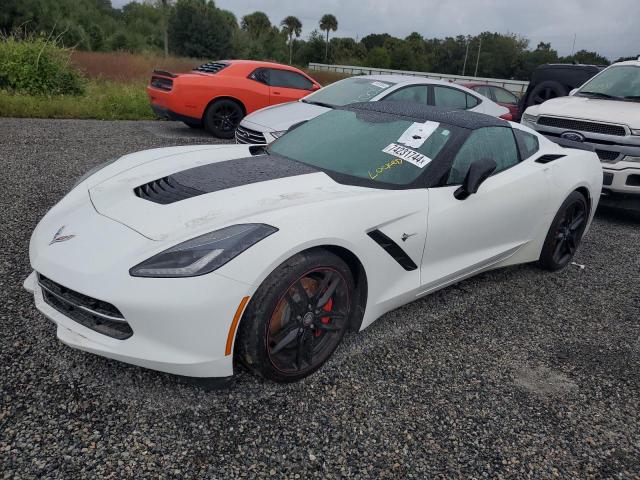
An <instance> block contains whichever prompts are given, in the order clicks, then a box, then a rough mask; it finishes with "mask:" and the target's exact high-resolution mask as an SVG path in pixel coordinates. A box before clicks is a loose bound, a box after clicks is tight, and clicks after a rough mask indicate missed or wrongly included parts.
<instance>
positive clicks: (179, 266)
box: [129, 223, 278, 278]
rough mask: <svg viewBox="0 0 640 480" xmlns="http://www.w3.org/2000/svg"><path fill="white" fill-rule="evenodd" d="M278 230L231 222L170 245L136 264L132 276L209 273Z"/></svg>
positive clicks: (174, 275)
mask: <svg viewBox="0 0 640 480" xmlns="http://www.w3.org/2000/svg"><path fill="white" fill-rule="evenodd" d="M277 231H278V229H277V228H275V227H272V226H270V225H263V224H260V223H246V224H242V225H233V226H231V227H226V228H223V229H220V230H216V231H215V232H211V233H207V234H205V235H201V236H199V237H196V238H192V239H191V240H188V241H186V242H183V243H180V244H178V245H176V246H175V247H171V248H170V249H168V250H165V251H164V252H160V253H158V254H157V255H154V256H153V257H151V258H150V259H148V260H145V261H144V262H142V263H139V264H138V265H136V266H135V267H133V268H132V269H131V270H129V273H130V274H131V275H132V276H134V277H160V278H173V277H196V276H198V275H204V274H206V273H210V272H213V271H214V270H216V269H218V268H220V267H221V266H223V265H224V264H225V263H227V262H228V261H230V260H232V259H233V258H235V257H236V256H238V255H240V254H241V253H242V252H244V251H245V250H246V249H247V248H249V247H250V246H252V245H254V244H256V243H258V242H259V241H260V240H262V239H264V238H266V237H268V236H269V235H271V234H272V233H275V232H277Z"/></svg>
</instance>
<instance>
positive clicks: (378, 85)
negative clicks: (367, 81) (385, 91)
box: [371, 82, 389, 88]
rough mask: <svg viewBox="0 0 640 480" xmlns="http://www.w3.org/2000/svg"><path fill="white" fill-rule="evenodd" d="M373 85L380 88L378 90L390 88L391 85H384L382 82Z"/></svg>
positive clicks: (372, 83)
mask: <svg viewBox="0 0 640 480" xmlns="http://www.w3.org/2000/svg"><path fill="white" fill-rule="evenodd" d="M371 85H373V86H375V87H378V88H388V87H389V84H388V83H382V82H371Z"/></svg>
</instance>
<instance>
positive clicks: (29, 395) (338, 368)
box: [0, 119, 640, 479]
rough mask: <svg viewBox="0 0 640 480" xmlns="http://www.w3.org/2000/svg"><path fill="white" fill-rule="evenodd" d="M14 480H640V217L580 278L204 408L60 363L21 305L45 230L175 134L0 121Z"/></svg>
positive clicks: (476, 287)
mask: <svg viewBox="0 0 640 480" xmlns="http://www.w3.org/2000/svg"><path fill="white" fill-rule="evenodd" d="M0 132H1V133H0V147H1V150H0V152H1V153H0V162H1V167H2V172H3V175H2V193H3V196H2V202H3V205H2V209H1V213H0V215H1V217H0V220H1V222H2V251H1V252H0V270H1V275H0V286H1V287H2V292H3V293H2V303H1V311H0V322H1V325H2V330H1V333H0V478H14V477H15V478H18V477H20V478H65V479H69V478H80V477H91V478H95V477H101V478H125V477H132V478H218V479H227V478H235V477H247V478H256V477H259V478H262V477H274V478H321V477H323V478H337V477H345V478H347V477H348V478H432V477H447V478H451V477H460V478H482V477H491V478H498V477H504V478H518V479H520V478H527V477H531V478H550V477H552V476H555V475H559V476H562V477H571V478H587V477H595V478H603V477H607V478H638V477H639V476H640V418H639V416H640V413H639V412H640V343H639V338H640V293H639V285H640V274H639V272H640V215H630V214H623V213H619V212H615V211H612V210H607V211H601V212H599V213H598V215H597V218H596V221H595V223H594V225H593V227H592V230H591V232H590V233H589V234H588V236H587V238H586V239H585V241H584V243H583V245H582V247H581V249H580V250H579V252H578V254H577V257H576V259H575V260H576V262H577V263H579V264H581V265H584V266H585V268H584V269H581V268H580V267H578V266H573V265H572V266H570V268H567V269H566V270H564V271H562V272H558V273H545V272H542V271H540V270H538V269H537V268H536V267H535V266H523V267H516V268H510V269H506V270H501V271H496V272H490V273H485V274H483V275H480V276H479V277H476V278H474V279H471V280H468V281H465V282H463V283H461V284H459V285H457V286H453V287H451V288H448V289H446V290H443V291H441V292H439V293H436V294H434V295H431V296H429V297H428V298H425V299H423V300H420V301H417V302H415V303H413V304H410V305H407V306H405V307H403V308H400V309H398V310H396V311H393V312H391V313H389V314H387V315H385V316H384V317H383V318H381V319H380V320H379V321H378V322H376V323H375V324H374V325H373V326H372V327H370V328H369V329H368V330H366V331H365V332H362V333H359V334H351V335H349V336H348V337H347V338H346V340H345V342H344V344H343V345H342V346H341V347H340V348H339V350H338V352H337V353H336V355H335V356H334V358H333V359H332V360H331V361H330V362H329V363H328V364H327V365H326V366H325V367H324V368H323V369H322V370H321V371H319V372H318V373H317V374H315V375H313V376H312V377H310V378H308V379H307V380H305V381H303V382H300V383H297V384H294V385H276V384H272V383H265V382H263V381H261V380H259V379H257V378H255V377H253V376H251V375H249V374H246V373H243V372H240V373H239V374H238V375H237V377H236V378H235V380H234V382H233V384H232V386H231V388H230V389H228V390H226V391H218V392H207V391H203V390H202V389H200V388H198V387H195V386H193V385H191V384H188V383H185V382H184V381H183V380H181V379H179V378H176V377H173V376H171V375H166V374H161V373H157V372H152V371H147V370H143V369H140V368H136V367H132V366H127V365H123V364H120V363H117V362H113V361H109V360H106V359H103V358H99V357H96V356H93V355H90V354H85V353H82V352H79V351H75V350H72V349H70V348H68V347H65V346H64V345H62V344H61V343H60V342H58V341H57V340H56V338H55V331H54V327H53V324H52V323H51V322H49V321H48V320H46V319H45V318H44V317H43V316H42V315H40V314H39V313H38V312H37V311H36V310H35V308H34V307H33V302H32V299H31V298H30V296H29V295H28V294H27V292H25V291H24V290H23V289H22V281H23V280H24V278H25V277H26V276H27V275H28V273H29V271H30V268H29V261H28V253H27V250H28V241H29V236H30V233H31V231H32V229H33V228H34V227H35V225H36V223H37V221H38V220H39V219H40V218H41V217H42V215H44V213H45V212H46V211H47V209H49V208H50V207H51V206H52V205H53V204H54V203H55V202H56V201H57V200H59V199H60V198H61V197H62V196H63V195H64V193H65V192H66V191H67V190H68V189H69V188H70V187H71V185H72V184H73V182H74V179H75V178H76V177H78V176H79V175H81V174H82V173H84V171H86V170H87V169H89V168H90V167H92V166H93V165H96V164H98V163H100V162H103V161H105V160H107V159H110V158H113V157H114V156H117V155H121V154H124V153H127V152H132V151H135V150H141V149H145V148H151V147H159V146H168V145H175V144H185V143H203V142H210V141H212V139H211V138H210V137H207V136H205V135H204V134H202V133H200V132H194V131H192V130H189V129H188V128H186V127H183V126H180V125H177V124H172V123H165V122H101V121H74V120H18V119H0Z"/></svg>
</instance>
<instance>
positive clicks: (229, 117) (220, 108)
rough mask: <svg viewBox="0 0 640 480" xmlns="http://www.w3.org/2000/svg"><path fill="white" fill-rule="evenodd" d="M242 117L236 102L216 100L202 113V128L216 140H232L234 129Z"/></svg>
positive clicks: (240, 108) (242, 112)
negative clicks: (216, 138)
mask: <svg viewBox="0 0 640 480" xmlns="http://www.w3.org/2000/svg"><path fill="white" fill-rule="evenodd" d="M243 117H244V111H243V110H242V107H241V106H240V104H238V102H235V101H233V100H228V99H222V100H217V101H215V102H213V103H212V104H211V105H209V107H208V108H207V111H206V112H205V113H204V117H203V123H204V128H206V129H207V131H208V132H209V133H211V134H212V135H214V136H216V137H218V138H233V136H234V133H235V130H236V127H237V126H238V125H239V124H240V121H241V120H242V118H243Z"/></svg>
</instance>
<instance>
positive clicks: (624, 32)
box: [112, 0, 640, 60]
mask: <svg viewBox="0 0 640 480" xmlns="http://www.w3.org/2000/svg"><path fill="white" fill-rule="evenodd" d="M128 1H129V0H112V3H113V6H114V7H120V6H122V5H123V4H125V3H128ZM215 3H216V5H217V6H218V7H220V8H224V9H225V10H230V11H231V12H233V13H234V14H235V15H236V17H237V18H238V21H240V19H241V18H242V16H243V15H246V14H247V13H252V12H254V11H256V10H260V11H263V12H265V13H266V14H267V15H268V16H269V18H270V20H271V23H273V24H279V23H280V21H281V20H282V19H283V18H284V17H286V16H287V15H295V16H296V17H298V18H299V19H300V21H301V22H302V24H303V37H305V38H306V36H307V35H308V34H309V33H310V32H311V31H312V30H313V29H314V28H317V26H318V22H319V20H320V18H321V17H322V15H323V14H325V13H332V14H334V15H335V16H336V17H337V19H338V30H337V32H335V33H333V32H332V34H331V35H335V36H340V37H353V38H358V39H360V38H362V37H364V36H365V35H368V34H370V33H384V32H386V33H389V34H391V35H393V36H396V37H400V38H404V37H406V36H407V35H409V34H410V33H411V32H413V31H416V32H418V33H420V34H421V35H422V36H424V37H427V38H433V37H438V38H442V37H445V36H456V35H475V34H478V33H480V32H483V31H491V32H499V33H509V32H510V33H515V34H517V35H521V36H524V37H525V38H528V39H529V40H530V44H529V46H530V48H535V46H536V45H537V44H538V42H540V41H545V42H551V46H552V48H554V49H556V50H557V51H558V53H559V54H560V55H561V56H564V55H569V54H571V52H572V49H573V43H574V36H575V51H578V50H583V49H584V50H593V51H596V52H598V53H600V54H602V55H604V56H606V57H607V58H609V59H610V60H615V59H616V58H618V57H621V56H631V55H640V27H639V22H640V0H314V1H309V0H261V1H258V0H216V2H215Z"/></svg>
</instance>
